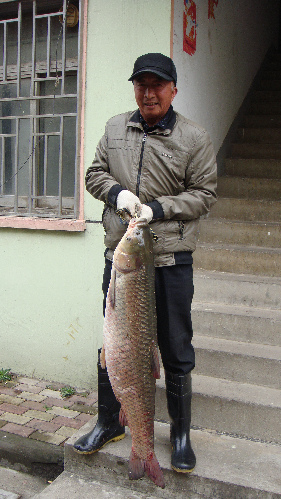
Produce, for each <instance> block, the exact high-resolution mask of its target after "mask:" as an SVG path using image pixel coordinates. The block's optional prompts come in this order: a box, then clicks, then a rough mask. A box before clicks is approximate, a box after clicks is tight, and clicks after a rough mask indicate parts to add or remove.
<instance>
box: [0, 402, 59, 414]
mask: <svg viewBox="0 0 281 499" xmlns="http://www.w3.org/2000/svg"><path fill="white" fill-rule="evenodd" d="M21 400H22V399H21ZM46 406H47V407H50V408H51V407H52V406H49V405H48V400H46V401H44V402H33V401H32V400H24V401H23V402H22V404H21V407H25V408H26V410H28V409H31V410H34V411H41V412H45V411H46V410H47V409H46ZM0 407H1V406H0Z"/></svg>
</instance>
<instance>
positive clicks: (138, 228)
mask: <svg viewBox="0 0 281 499" xmlns="http://www.w3.org/2000/svg"><path fill="white" fill-rule="evenodd" d="M152 248H153V243H152V234H151V231H150V229H149V227H148V223H147V220H146V218H132V219H131V220H130V223H129V226H128V229H127V231H126V233H125V234H124V236H123V237H122V239H121V240H120V242H119V244H118V246H117V247H116V249H115V251H114V255H113V264H114V266H115V267H116V268H117V270H119V272H122V273H126V272H132V271H134V270H138V269H139V268H140V267H142V266H143V265H149V264H151V262H152V263H153V252H152Z"/></svg>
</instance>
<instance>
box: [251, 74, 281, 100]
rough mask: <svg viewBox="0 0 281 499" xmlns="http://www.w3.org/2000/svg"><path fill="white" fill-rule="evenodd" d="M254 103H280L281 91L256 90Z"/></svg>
mask: <svg viewBox="0 0 281 499" xmlns="http://www.w3.org/2000/svg"><path fill="white" fill-rule="evenodd" d="M275 81H276V80H275ZM277 81H278V80H277ZM253 102H254V103H256V104H258V103H263V102H270V104H275V103H276V102H277V103H280V102H281V92H280V90H256V92H255V93H254V94H253Z"/></svg>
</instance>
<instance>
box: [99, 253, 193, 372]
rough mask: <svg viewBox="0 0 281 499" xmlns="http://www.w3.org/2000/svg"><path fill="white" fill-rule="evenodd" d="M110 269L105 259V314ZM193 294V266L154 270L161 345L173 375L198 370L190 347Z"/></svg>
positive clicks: (176, 266)
mask: <svg viewBox="0 0 281 499" xmlns="http://www.w3.org/2000/svg"><path fill="white" fill-rule="evenodd" d="M111 267H112V262H110V261H109V260H107V259H106V260H105V269H104V275H103V285H102V290H103V295H104V301H103V313H104V311H105V301H106V294H107V290H108V286H109V282H110V276H111ZM193 291H194V287H193V268H192V264H179V265H172V266H169V267H156V268H155V295H156V311H157V335H158V345H159V350H160V353H161V357H162V362H163V366H164V369H165V370H166V371H168V372H172V373H174V374H180V375H183V374H187V373H188V372H190V371H191V370H192V369H193V368H194V366H195V354H194V349H193V346H192V344H191V340H192V336H193V330H192V322H191V302H192V298H193Z"/></svg>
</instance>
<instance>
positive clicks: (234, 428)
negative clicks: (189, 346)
mask: <svg viewBox="0 0 281 499" xmlns="http://www.w3.org/2000/svg"><path fill="white" fill-rule="evenodd" d="M192 393H193V396H192V425H193V427H198V428H208V429H212V430H216V431H218V432H224V433H227V434H228V435H236V436H239V437H245V438H251V439H256V440H261V441H266V442H275V443H278V444H280V443H281V391H280V390H278V389H276V388H269V387H267V386H259V385H252V384H250V383H240V382H237V381H231V380H226V379H220V378H217V377H211V376H203V375H201V374H196V368H195V370H194V372H193V374H192ZM155 418H156V419H157V420H158V421H165V422H167V421H169V416H168V411H167V402H166V389H165V378H164V376H161V379H160V380H157V389H156V412H155ZM265 422H266V424H265Z"/></svg>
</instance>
